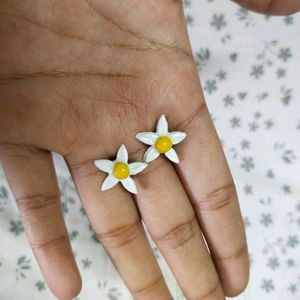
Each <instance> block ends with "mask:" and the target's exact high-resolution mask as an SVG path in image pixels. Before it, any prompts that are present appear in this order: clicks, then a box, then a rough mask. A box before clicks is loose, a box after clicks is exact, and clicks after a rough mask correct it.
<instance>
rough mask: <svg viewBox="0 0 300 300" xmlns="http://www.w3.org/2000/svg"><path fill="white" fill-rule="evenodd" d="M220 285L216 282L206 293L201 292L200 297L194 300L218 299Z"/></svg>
mask: <svg viewBox="0 0 300 300" xmlns="http://www.w3.org/2000/svg"><path fill="white" fill-rule="evenodd" d="M219 289H220V283H219V281H217V282H216V283H214V284H213V285H212V286H211V287H209V288H208V289H207V290H206V291H204V292H202V293H201V295H199V296H198V297H196V298H195V300H211V299H219V298H218V294H219Z"/></svg>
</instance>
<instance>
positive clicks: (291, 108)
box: [0, 0, 300, 300]
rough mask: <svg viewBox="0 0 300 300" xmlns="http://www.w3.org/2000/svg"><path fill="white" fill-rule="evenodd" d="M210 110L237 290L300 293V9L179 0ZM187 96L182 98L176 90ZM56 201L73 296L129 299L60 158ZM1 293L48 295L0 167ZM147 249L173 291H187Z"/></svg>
mask: <svg viewBox="0 0 300 300" xmlns="http://www.w3.org/2000/svg"><path fill="white" fill-rule="evenodd" d="M184 6H185V12H186V18H187V22H188V27H189V34H190V38H191V42H192V46H193V51H194V55H195V60H196V63H197V66H198V68H199V72H200V73H201V81H202V84H203V89H204V92H205V95H206V100H207V103H208V107H209V110H210V112H211V114H212V116H213V119H214V123H215V126H216V128H217V130H218V133H219V136H220V138H221V139H222V142H223V146H224V150H225V153H226V156H227V159H228V161H229V164H230V167H231V170H232V173H233V176H234V179H235V183H236V186H237V189H238V194H239V198H240V204H241V209H242V213H243V217H244V220H245V224H246V230H247V237H248V243H249V251H250V254H251V279H250V283H249V286H248V288H247V290H246V292H245V293H244V294H243V295H241V296H240V297H238V299H245V300H246V299H247V300H257V299H264V300H268V299H272V300H281V299H284V300H297V299H300V244H299V243H300V176H299V173H300V150H299V148H300V85H299V83H300V82H299V79H300V43H299V36H300V14H298V15H294V16H287V17H266V16H263V15H258V14H254V13H250V12H248V11H246V10H244V9H241V8H239V7H238V6H236V5H235V4H233V3H231V2H230V1H225V0H224V1H223V0H218V1H216V0H202V1H199V0H195V1H189V0H185V1H184ZM182 101H184V99H182ZM55 161H56V167H57V173H58V176H59V182H60V187H61V197H62V207H63V210H64V213H65V219H66V223H67V226H68V230H69V234H70V238H71V240H72V245H73V250H74V253H75V255H76V260H77V263H78V265H79V268H80V271H81V274H82V277H83V284H84V285H83V290H82V293H81V294H80V295H79V297H77V298H76V299H77V300H79V299H80V300H86V299H104V300H106V299H109V300H129V299H132V297H131V296H130V294H129V293H128V291H127V289H126V287H125V286H124V285H123V283H122V281H121V280H120V278H119V277H118V275H117V273H116V271H115V269H114V267H113V265H112V263H111V262H110V260H109V258H108V256H107V255H106V253H105V251H104V250H103V248H102V247H101V245H99V243H98V242H97V241H96V240H95V238H94V235H93V232H92V231H91V228H90V226H89V223H88V221H87V218H86V216H85V215H84V212H83V210H82V208H81V205H80V202H79V200H78V197H77V195H76V193H75V191H74V187H73V184H72V183H71V181H70V175H69V173H67V171H66V168H65V165H64V162H63V161H62V159H61V158H60V157H58V156H56V157H55ZM0 236H1V240H0V299H1V300H19V299H23V300H38V299H43V300H48V299H49V300H50V299H54V297H53V296H52V295H51V293H50V291H49V290H48V288H47V287H46V285H45V282H44V280H43V278H42V276H41V273H40V271H39V269H38V267H37V263H36V262H35V260H34V258H33V255H32V253H31V250H30V248H29V245H28V243H27V241H26V239H25V235H24V231H23V227H22V224H21V222H20V220H19V216H18V212H17V210H16V206H15V203H14V201H13V197H12V195H11V192H10V191H9V188H8V185H7V182H6V180H5V177H4V175H3V172H2V170H1V172H0ZM153 250H154V252H155V254H156V255H157V258H158V261H159V263H160V265H161V266H162V269H163V272H164V274H165V277H166V279H167V282H168V284H169V285H170V288H171V290H172V292H173V295H174V298H175V299H176V300H181V299H184V298H183V296H182V295H181V293H180V290H179V289H178V288H177V286H176V284H175V281H174V279H173V278H172V276H171V274H170V272H169V271H168V269H167V267H166V264H165V263H164V261H163V259H162V257H161V256H160V254H159V251H158V250H157V248H155V246H154V245H153Z"/></svg>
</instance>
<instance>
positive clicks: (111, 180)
mask: <svg viewBox="0 0 300 300" xmlns="http://www.w3.org/2000/svg"><path fill="white" fill-rule="evenodd" d="M118 182H119V179H117V178H116V177H115V176H114V175H113V174H110V175H108V176H107V177H106V178H105V180H104V181H103V183H102V187H101V190H102V191H106V190H109V189H111V188H112V187H114V186H115V185H116V184H117V183H118Z"/></svg>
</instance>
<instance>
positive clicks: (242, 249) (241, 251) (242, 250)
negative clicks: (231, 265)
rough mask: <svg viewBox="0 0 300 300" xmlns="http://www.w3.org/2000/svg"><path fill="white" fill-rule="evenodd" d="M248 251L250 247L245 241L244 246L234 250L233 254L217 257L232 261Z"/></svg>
mask: <svg viewBox="0 0 300 300" xmlns="http://www.w3.org/2000/svg"><path fill="white" fill-rule="evenodd" d="M247 252H248V247H247V243H244V244H243V245H242V246H240V247H239V248H237V249H236V250H234V251H233V252H232V253H231V254H229V255H226V256H220V257H216V259H217V260H226V261H231V260H236V259H238V258H240V257H241V256H243V255H245V254H247Z"/></svg>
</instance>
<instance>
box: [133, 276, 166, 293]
mask: <svg viewBox="0 0 300 300" xmlns="http://www.w3.org/2000/svg"><path fill="white" fill-rule="evenodd" d="M163 284H164V279H163V278H162V276H159V277H158V278H156V279H154V280H153V281H151V282H150V283H148V284H147V285H145V286H143V287H142V288H139V289H135V290H132V293H133V294H135V295H138V296H145V295H148V294H152V293H154V291H155V290H156V289H159V287H160V286H161V285H163Z"/></svg>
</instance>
